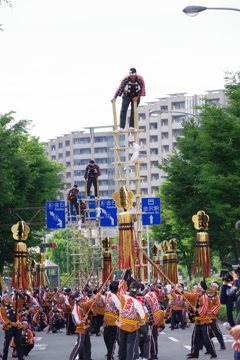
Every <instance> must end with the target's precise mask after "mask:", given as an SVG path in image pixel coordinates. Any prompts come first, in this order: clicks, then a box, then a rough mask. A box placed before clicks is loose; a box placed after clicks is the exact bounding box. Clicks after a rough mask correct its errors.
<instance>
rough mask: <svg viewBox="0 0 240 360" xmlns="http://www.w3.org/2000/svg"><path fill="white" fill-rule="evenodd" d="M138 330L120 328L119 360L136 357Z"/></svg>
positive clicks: (128, 359) (129, 359) (130, 359)
mask: <svg viewBox="0 0 240 360" xmlns="http://www.w3.org/2000/svg"><path fill="white" fill-rule="evenodd" d="M138 342H139V331H138V330H135V331H133V332H128V331H125V330H122V329H120V339H119V360H133V359H136V355H137V346H138Z"/></svg>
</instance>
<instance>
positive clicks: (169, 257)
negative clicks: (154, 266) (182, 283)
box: [162, 239, 178, 284]
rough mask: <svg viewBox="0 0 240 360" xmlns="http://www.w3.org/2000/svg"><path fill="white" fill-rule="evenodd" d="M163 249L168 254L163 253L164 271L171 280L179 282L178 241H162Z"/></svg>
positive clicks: (175, 282)
mask: <svg viewBox="0 0 240 360" xmlns="http://www.w3.org/2000/svg"><path fill="white" fill-rule="evenodd" d="M162 249H163V251H164V252H166V253H167V254H164V255H163V272H164V274H166V276H167V277H168V278H169V279H170V280H171V282H172V283H174V284H177V283H178V267H177V254H176V250H177V242H176V240H174V239H171V240H169V241H167V240H165V241H163V243H162Z"/></svg>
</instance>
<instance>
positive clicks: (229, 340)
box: [226, 339, 234, 342]
mask: <svg viewBox="0 0 240 360" xmlns="http://www.w3.org/2000/svg"><path fill="white" fill-rule="evenodd" d="M226 341H227V342H234V340H233V339H228V340H226Z"/></svg>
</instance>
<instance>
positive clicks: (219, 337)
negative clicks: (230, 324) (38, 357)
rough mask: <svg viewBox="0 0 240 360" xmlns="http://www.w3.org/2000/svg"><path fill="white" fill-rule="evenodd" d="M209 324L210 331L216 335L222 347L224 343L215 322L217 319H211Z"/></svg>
mask: <svg viewBox="0 0 240 360" xmlns="http://www.w3.org/2000/svg"><path fill="white" fill-rule="evenodd" d="M209 326H210V327H211V328H212V331H213V332H214V334H215V335H216V338H217V339H218V342H219V344H220V346H221V347H224V346H225V344H224V340H223V336H222V332H221V330H220V329H219V326H218V323H217V319H212V322H211V324H210V325H209Z"/></svg>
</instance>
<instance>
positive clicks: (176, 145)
mask: <svg viewBox="0 0 240 360" xmlns="http://www.w3.org/2000/svg"><path fill="white" fill-rule="evenodd" d="M177 148H178V142H174V143H173V150H177Z"/></svg>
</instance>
